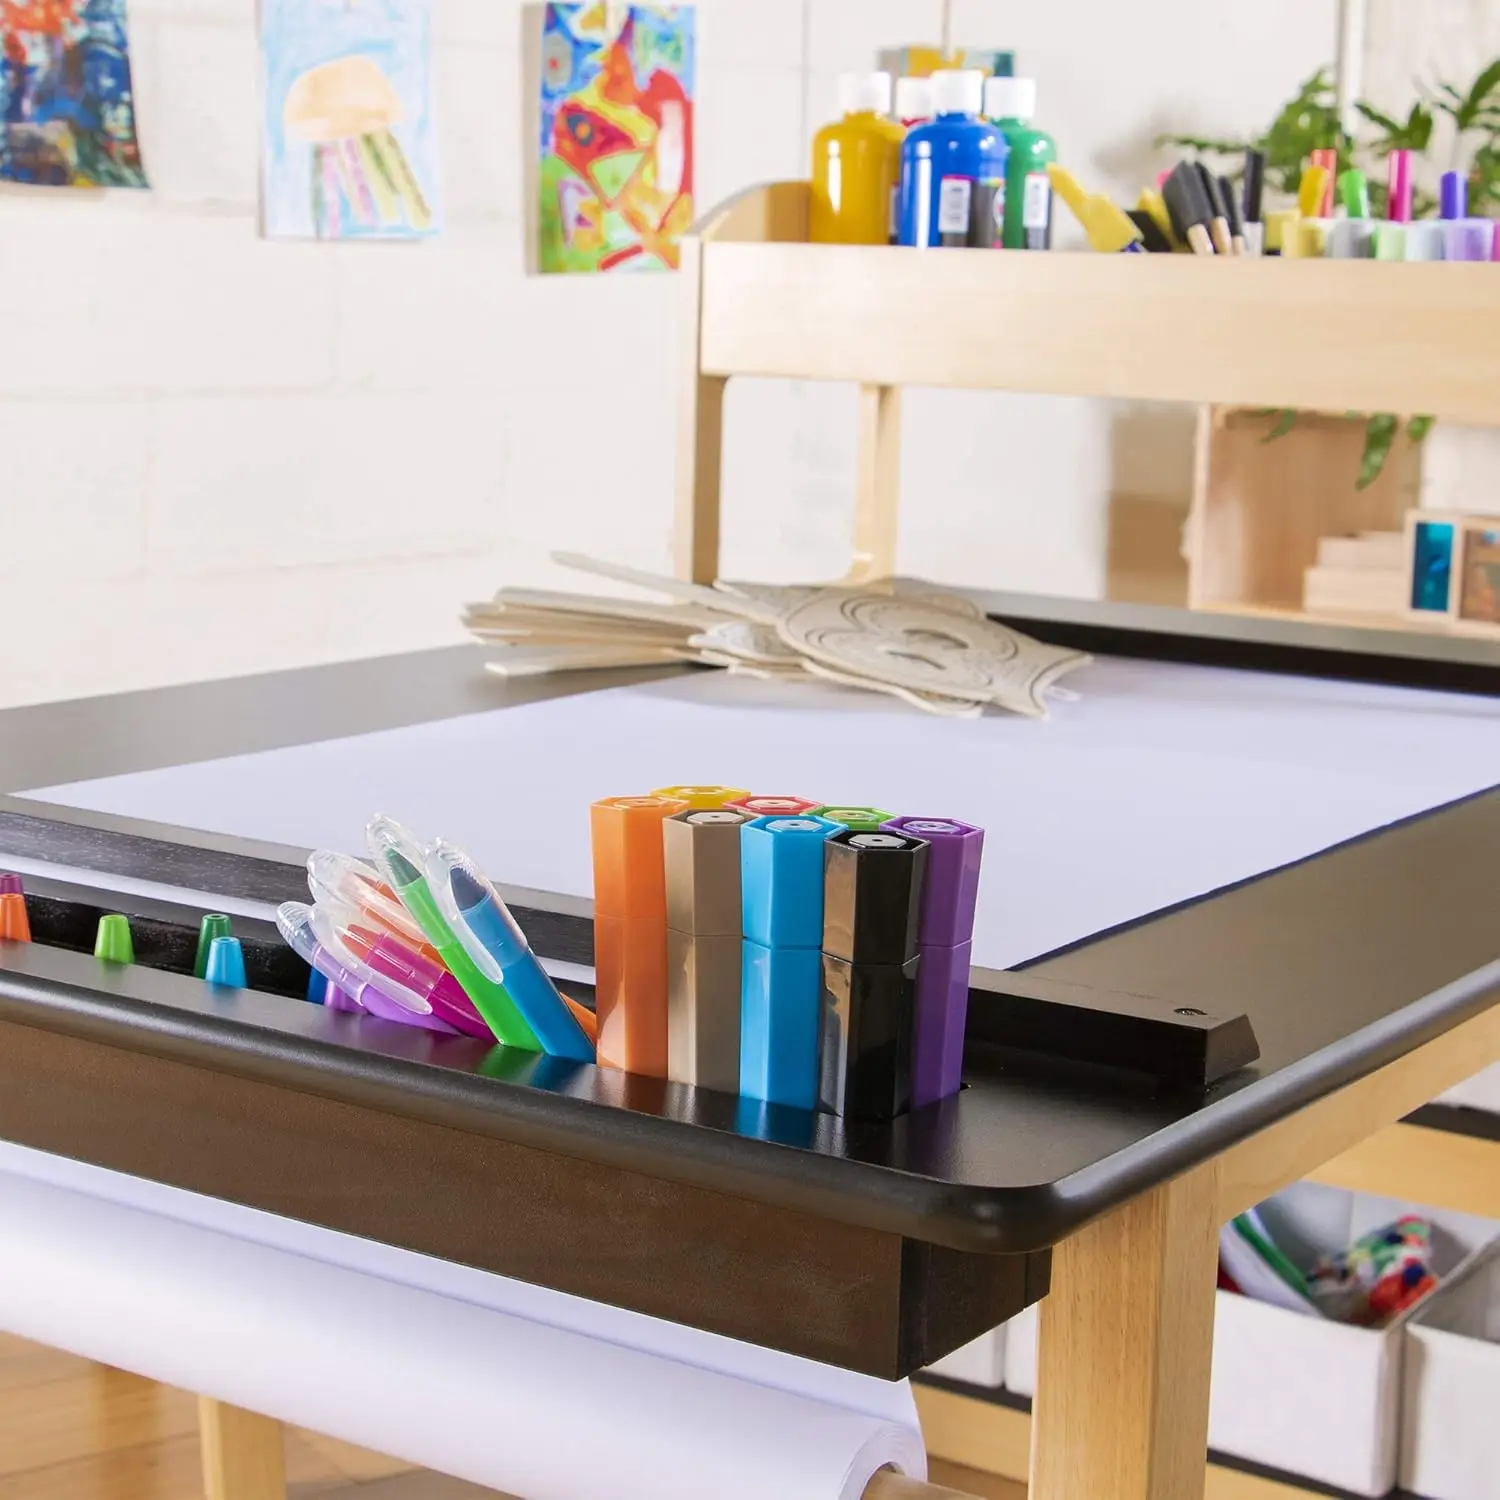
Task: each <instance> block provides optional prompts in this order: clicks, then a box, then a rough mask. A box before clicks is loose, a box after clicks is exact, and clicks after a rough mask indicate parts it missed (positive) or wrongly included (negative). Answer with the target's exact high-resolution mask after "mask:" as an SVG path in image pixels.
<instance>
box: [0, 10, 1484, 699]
mask: <svg viewBox="0 0 1500 1500" xmlns="http://www.w3.org/2000/svg"><path fill="white" fill-rule="evenodd" d="M1403 3H1404V0H1403ZM436 7H437V28H436V51H435V83H436V104H437V110H438V117H439V131H440V143H441V150H442V171H443V179H444V192H443V196H444V200H445V204H446V211H447V231H446V233H445V234H444V236H443V237H442V239H441V240H440V241H438V242H437V243H436V244H431V245H422V246H410V245H396V246H370V245H352V246H332V247H331V246H315V245H314V246H308V245H294V244H268V243H266V242H264V241H262V240H260V239H259V238H258V237H257V233H256V222H255V214H256V176H257V170H258V161H257V158H258V146H257V140H258V128H259V126H258V122H259V103H258V99H257V66H258V65H257V49H256V41H255V30H254V21H253V0H133V3H132V23H133V28H134V46H135V62H136V70H137V87H138V94H139V103H140V114H141V128H142V133H143V138H144V145H145V149H146V152H147V159H148V165H149V168H150V171H151V173H152V177H153V181H154V184H155V188H154V191H153V192H152V193H151V194H150V195H144V194H125V193H113V194H106V195H93V194H88V195H84V194H79V195H70V194H55V193H37V192H27V191H22V190H15V189H0V352H3V358H0V454H3V455H4V461H3V463H0V610H3V611H4V613H5V615H6V616H7V617H9V618H11V619H17V618H20V619H25V620H27V621H30V622H34V623H35V625H36V627H37V628H35V629H31V630H27V631H25V632H24V635H23V634H22V633H20V632H16V631H13V630H12V631H6V632H0V703H9V702H18V701H24V700H29V699H39V698H46V697H60V696H68V695H72V694H76V693H91V692H101V691H109V690H113V689H120V688H127V687H134V686H138V685H143V684H147V683H153V682H163V681H171V680H179V679H186V678H191V677H197V676H209V675H217V674H223V673H234V672H247V671H253V670H258V669H261V668H271V667H277V666H282V665H288V664H293V663H300V662H306V661H313V660H319V659H328V658H333V657H338V656H348V655H357V654H363V653H368V652H375V651H384V650H397V649H403V648H416V647H420V646H424V645H429V644H433V643H437V642H444V641H449V640H456V639H458V638H459V632H458V628H457V625H456V616H457V610H458V607H459V605H460V604H461V603H462V602H463V600H465V599H466V598H469V597H474V596H477V595H481V594H483V593H486V592H488V591H490V590H491V589H492V588H493V587H495V586H496V585H497V584H499V583H500V582H502V581H510V580H519V579H548V580H555V578H556V577H557V575H556V574H555V573H553V572H552V570H550V569H549V567H548V566H547V565H546V563H545V562H544V561H543V558H544V554H545V551H546V550H547V549H548V548H551V547H564V546H571V547H578V548H586V549H589V550H593V551H596V552H602V553H608V554H611V555H615V556H618V557H620V558H622V559H624V560H629V561H633V562H637V563H641V564H645V565H648V566H657V567H665V566H666V565H667V561H668V555H669V550H668V549H669V533H670V524H671V504H672V494H671V491H672V446H673V403H674V380H675V368H674V350H675V345H674V339H673V327H674V321H675V309H674V300H673V294H674V287H673V284H672V282H671V279H670V278H667V277H656V278H625V279H620V280H608V279H603V280H599V281H595V282H586V281H581V280H580V281H572V282H569V281H564V280H561V279H557V280H538V279H531V278H528V277H527V276H526V275H525V273H524V265H525V256H524V244H523V239H524V233H523V228H522V226H523V224H524V222H525V215H524V211H523V187H522V184H523V181H524V174H523V168H522V163H523V160H524V155H525V154H526V153H529V152H530V151H531V150H532V149H533V147H532V144H531V140H532V128H531V126H530V123H529V118H528V117H526V115H525V111H524V109H523V103H522V91H521V88H520V82H519V80H520V72H521V45H522V14H521V7H520V4H519V3H518V0H436ZM699 10H700V36H701V55H700V61H701V68H700V126H699V166H700V197H701V199H702V201H703V202H704V203H705V205H706V204H707V203H709V202H711V201H713V200H715V199H717V198H721V197H723V196H726V195H727V194H729V193H731V192H733V191H735V190H737V189H739V188H740V187H743V186H746V185H748V184H750V183H753V182H755V181H758V180H764V179H767V178H776V177H788V176H797V175H802V174H803V173H804V172H805V169H806V168H805V142H806V139H807V134H808V131H809V129H810V128H811V126H812V125H815V124H817V123H820V122H821V121H822V120H823V119H824V118H826V117H827V116H828V115H829V114H830V113H831V112H832V111H833V109H834V107H835V81H836V77H837V74H838V73H839V72H840V71H841V70H842V69H845V68H851V67H867V66H870V65H871V63H872V61H873V57H874V54H875V53H876V52H877V51H878V50H879V49H880V48H882V47H884V46H890V45H895V44H899V43H901V42H908V41H924V40H927V41H930V40H934V39H935V36H936V31H937V25H938V11H939V6H938V4H937V0H701V3H700V6H699ZM1334 10H1335V0H1258V3H1257V4H1256V5H1253V6H1252V5H1248V4H1237V5H1235V6H1233V7H1230V6H1220V5H1214V6H1204V5H1202V4H1200V3H1197V0H1141V3H1140V4H1137V5H1135V6H1127V7H1121V6H1112V5H1105V4H1103V3H1102V0H1095V3H1093V4H1091V5H1090V6H1089V7H1088V13H1087V17H1086V19H1085V18H1081V17H1080V13H1079V8H1078V7H1077V6H1032V7H1018V6H1013V5H1002V4H1000V3H999V0H959V3H958V32H959V40H960V41H962V42H972V43H975V44H991V45H1002V46H1013V47H1015V48H1016V49H1017V51H1018V52H1019V54H1020V57H1021V61H1022V66H1023V68H1024V69H1025V70H1026V71H1028V72H1034V73H1036V75H1037V76H1038V77H1039V78H1040V80H1041V83H1042V109H1043V115H1044V119H1045V122H1046V123H1047V125H1048V126H1049V128H1051V129H1052V130H1053V132H1054V133H1055V134H1056V135H1057V137H1058V139H1059V142H1060V144H1061V145H1062V147H1063V150H1064V152H1065V155H1066V157H1067V159H1068V160H1069V162H1070V163H1071V164H1073V165H1075V166H1076V167H1077V168H1078V169H1079V170H1080V171H1081V172H1082V173H1083V174H1084V175H1085V176H1086V177H1088V178H1090V179H1091V180H1093V181H1095V182H1097V183H1098V184H1099V185H1100V186H1101V187H1107V188H1110V189H1111V190H1114V191H1116V192H1119V193H1122V194H1129V195H1130V196H1132V197H1133V195H1134V193H1135V192H1136V191H1137V189H1138V188H1139V186H1140V184H1141V182H1142V181H1143V180H1144V179H1145V178H1146V177H1147V176H1148V175H1149V174H1150V173H1151V172H1152V171H1153V170H1154V168H1155V167H1156V166H1157V165H1159V163H1160V161H1161V160H1162V158H1160V157H1159V156H1158V154H1157V153H1156V152H1155V151H1154V149H1153V147H1152V145H1151V140H1152V137H1153V136H1154V135H1155V134H1156V133H1157V132H1159V131H1161V130H1165V129H1169V128H1189V127H1192V128H1200V127H1201V128H1204V129H1238V128H1246V127H1249V126H1252V125H1253V124H1255V123H1256V122H1257V121H1259V120H1261V119H1263V118H1264V117H1265V116H1266V115H1267V114H1268V113H1269V111H1270V109H1271V108H1273V107H1274V105H1275V104H1276V103H1277V102H1279V101H1280V100H1281V99H1282V98H1283V97H1285V95H1286V94H1287V93H1288V92H1289V91H1290V89H1291V88H1292V87H1293V86H1294V85H1295V84H1296V82H1297V81H1298V80H1299V79H1300V78H1301V77H1302V76H1304V75H1305V74H1306V73H1307V72H1309V71H1311V69H1312V68H1313V67H1314V66H1316V65H1317V63H1318V62H1319V61H1321V60H1323V59H1324V58H1326V57H1328V56H1330V55H1331V53H1332V48H1333V41H1332V38H1333V26H1334V19H1333V18H1334ZM1482 10H1484V7H1483V6H1481V5H1479V4H1478V3H1477V0H1475V11H1476V14H1477V13H1479V12H1480V11H1482ZM976 316H981V317H982V316H984V310H983V309H976ZM995 336H996V337H997V338H1003V337H1004V336H1005V330H1004V327H1003V325H1001V324H999V323H998V322H997V326H996V329H995ZM1143 422H1145V423H1147V425H1148V427H1150V425H1151V424H1153V423H1159V419H1158V418H1155V417H1153V416H1151V415H1150V414H1145V415H1144V416H1142V415H1141V414H1136V413H1129V412H1115V411H1110V410H1109V409H1107V408H1104V407H1101V406H1099V405H1097V404H1094V403H1086V402H1071V401H1040V400H1034V399H1022V398H1001V397H986V396H973V395H964V394H960V393H937V392H923V391H918V392H913V393H911V395H910V397H909V400H908V406H907V430H906V458H905V476H904V479H905V484H906V489H907V496H908V501H909V503H908V505H907V508H906V512H905V525H904V531H903V538H902V540H903V547H904V565H905V566H907V567H908V568H909V569H911V570H913V571H921V572H924V573H928V574H931V575H933V576H936V577H940V578H949V579H953V580H955V581H971V582H976V583H978V582H983V583H989V584H994V585H997V586H1000V585H1016V586H1023V587H1031V588H1038V589H1065V590H1072V591H1080V592H1092V591H1097V589H1098V588H1099V587H1100V584H1101V579H1102V571H1103V556H1104V543H1103V536H1104V528H1105V522H1106V513H1107V504H1108V499H1109V496H1110V494H1111V492H1112V491H1117V490H1119V489H1120V488H1121V487H1122V486H1123V487H1125V488H1128V489H1129V490H1130V491H1131V492H1132V493H1137V494H1142V493H1144V494H1148V495H1149V494H1160V495H1162V496H1164V497H1168V498H1171V497H1177V496H1180V495H1181V494H1183V493H1184V492H1185V489H1186V484H1187V474H1186V469H1185V465H1184V461H1183V455H1184V451H1185V447H1184V445H1185V442H1186V433H1187V429H1186V428H1185V426H1184V425H1183V424H1181V423H1171V422H1169V423H1168V424H1167V429H1166V430H1167V431H1168V432H1169V434H1170V441H1169V442H1167V443H1165V444H1161V445H1155V446H1151V447H1150V457H1148V458H1146V459H1144V460H1143V459H1142V457H1141V453H1140V451H1139V449H1140V442H1139V438H1138V434H1139V433H1140V431H1141V430H1142V427H1141V424H1142V423H1143ZM853 423H854V407H853V400H852V393H851V392H849V391H847V390H842V389H832V388H820V387H816V386H813V385H807V384H775V383H747V384H745V385H744V386H743V387H741V388H738V389H736V390H734V391H733V392H732V395H731V400H730V432H729V436H728V470H727V485H726V493H727V500H728V507H729V513H728V517H727V528H726V535H727V556H726V568H727V569H728V570H729V571H732V572H738V573H741V574H744V575H750V574H759V575H762V576H768V577H791V576H820V575H821V576H827V575H831V574H835V573H837V572H839V571H841V570H842V568H843V566H844V565H845V563H846V561H847V545H848V532H849V512H850V506H851V490H852V485H853ZM1152 430H1160V429H1159V426H1158V427H1156V428H1152ZM397 600H399V601H400V602H399V605H398V604H396V603H393V602H392V601H397Z"/></svg>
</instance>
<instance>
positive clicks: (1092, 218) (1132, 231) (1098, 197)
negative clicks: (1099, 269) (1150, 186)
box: [1047, 162, 1145, 255]
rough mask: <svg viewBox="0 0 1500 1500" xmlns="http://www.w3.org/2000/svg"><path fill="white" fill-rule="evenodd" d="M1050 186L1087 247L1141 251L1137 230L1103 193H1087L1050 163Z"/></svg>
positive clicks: (1048, 174) (1076, 182)
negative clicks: (1070, 214) (1086, 242)
mask: <svg viewBox="0 0 1500 1500" xmlns="http://www.w3.org/2000/svg"><path fill="white" fill-rule="evenodd" d="M1047 176H1048V178H1049V179H1050V180H1051V183H1052V189H1053V191H1054V192H1055V193H1056V194H1057V196H1058V197H1059V198H1061V199H1062V200H1063V202H1064V203H1066V204H1067V205H1068V207H1069V208H1070V209H1071V210H1072V213H1073V217H1074V218H1075V219H1077V220H1078V222H1079V224H1080V225H1082V227H1083V232H1084V233H1085V234H1086V235H1087V236H1088V241H1089V246H1090V248H1092V249H1094V250H1098V251H1100V252H1101V253H1103V254H1105V255H1113V254H1116V253H1119V252H1121V251H1144V249H1145V246H1144V245H1143V244H1142V243H1141V231H1140V230H1139V229H1137V228H1136V226H1135V225H1134V224H1132V223H1131V222H1130V218H1129V216H1128V215H1127V214H1126V213H1125V211H1124V209H1122V208H1121V207H1120V206H1119V205H1118V204H1116V203H1113V202H1111V200H1110V199H1108V198H1106V197H1105V196H1104V194H1103V193H1088V192H1085V191H1084V188H1083V184H1082V183H1081V182H1079V180H1078V179H1077V178H1076V177H1075V176H1073V174H1072V173H1071V172H1069V171H1066V170H1064V168H1062V167H1060V166H1058V165H1057V163H1056V162H1052V163H1051V164H1050V165H1049V166H1048V167H1047Z"/></svg>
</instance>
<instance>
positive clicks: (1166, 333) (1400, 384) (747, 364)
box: [677, 182, 1500, 582]
mask: <svg viewBox="0 0 1500 1500" xmlns="http://www.w3.org/2000/svg"><path fill="white" fill-rule="evenodd" d="M809 192H810V190H809V187H808V184H807V183H805V182H788V183H776V184H772V185H770V186H767V187H761V188H755V189H752V190H751V191H750V192H748V193H746V194H743V195H742V196H740V197H739V198H736V199H733V200H732V201H731V202H729V203H728V204H726V205H724V206H723V207H722V208H720V209H719V210H717V211H716V212H714V213H711V214H710V215H709V216H708V217H707V218H706V219H705V220H703V221H702V223H701V224H700V225H699V227H698V230H697V232H696V234H695V235H694V236H691V237H689V238H688V239H687V240H686V241H685V242H684V249H683V273H684V274H683V276H682V288H683V296H684V297H685V299H686V317H685V318H684V321H683V327H684V345H683V354H684V365H685V368H684V377H685V379H684V382H683V393H682V408H681V413H680V434H681V447H680V452H679V491H678V494H679V499H678V527H677V559H678V569H679V572H680V573H681V574H682V575H683V576H685V577H691V578H693V579H696V580H697V581H699V582H711V581H712V580H713V579H714V578H715V577H716V576H717V573H718V554H719V467H720V461H721V456H722V421H723V390H724V386H725V383H726V382H727V381H728V380H730V379H733V378H735V377H737V376H744V375H751V376H779V377H785V378H791V379H801V380H837V381H850V382H854V383H855V384H857V385H859V386H860V387H861V388H862V391H863V399H862V401H861V407H860V444H859V455H860V457H859V482H858V497H857V505H856V536H855V546H854V554H855V568H854V575H853V576H859V577H867V576H889V575H892V574H894V572H895V537H896V509H897V504H898V497H897V472H898V469H899V454H900V446H899V423H900V407H899V399H898V398H899V392H900V388H901V387H902V386H907V385H928V386H947V387H959V388H964V389H973V390H1003V391H1018V392H1036V393H1046V394H1053V395H1068V396H1093V397H1113V398H1119V399H1126V400H1146V401H1179V402H1191V403H1194V404H1196V405H1202V404H1213V405H1221V406H1241V407H1297V408H1299V409H1301V410H1306V411H1326V412H1339V413H1342V412H1345V411H1349V410H1359V411H1394V412H1403V413H1415V412H1421V413H1426V414H1430V415H1432V416H1434V417H1437V418H1439V419H1440V420H1449V421H1456V422H1467V423H1473V424H1478V425H1487V424H1488V425H1500V276H1497V275H1496V274H1495V269H1494V267H1492V266H1488V265H1449V264H1427V265H1405V264H1401V265H1395V264H1386V263H1383V262H1375V261H1320V260H1282V259H1274V260H1272V259H1266V260H1250V259H1239V260H1218V259H1212V260H1210V259H1200V258H1196V257H1192V256H1179V255H1173V256H1167V255H1095V254H1087V253H1083V254H1047V255H1034V254H1033V255H1027V254H1021V253H1019V252H1006V251H993V250H945V251H940V252H929V251H921V250H904V249H897V248H892V247H886V246H848V245H812V244H808V243H807V239H808V222H809Z"/></svg>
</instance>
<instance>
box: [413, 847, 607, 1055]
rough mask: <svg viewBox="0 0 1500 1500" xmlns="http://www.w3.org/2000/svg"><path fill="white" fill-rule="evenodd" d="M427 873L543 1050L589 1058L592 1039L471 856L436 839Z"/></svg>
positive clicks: (447, 916)
mask: <svg viewBox="0 0 1500 1500" xmlns="http://www.w3.org/2000/svg"><path fill="white" fill-rule="evenodd" d="M426 873H427V884H428V887H429V889H430V890H431V891H432V893H433V895H434V896H435V897H436V898H437V903H438V907H439V909H440V910H441V911H442V914H443V920H444V921H445V922H447V924H448V926H449V927H450V928H452V930H453V932H454V934H455V936H456V937H457V938H458V940H459V942H460V943H462V944H463V946H464V949H465V951H466V952H467V953H468V955H469V957H470V958H471V959H473V961H474V963H475V965H476V966H477V967H478V969H479V971H480V972H481V973H482V974H484V975H485V977H486V978H488V979H489V980H491V981H492V982H493V983H495V984H502V985H504V987H505V990H506V993H507V994H509V996H510V997H511V999H512V1000H514V1001H515V1003H516V1008H517V1009H518V1010H519V1011H520V1012H521V1014H522V1016H523V1017H524V1018H525V1020H526V1024H527V1025H528V1026H530V1027H531V1029H532V1031H533V1032H535V1033H536V1038H537V1040H538V1041H539V1042H540V1043H541V1044H542V1048H543V1050H544V1051H546V1052H547V1053H549V1054H550V1055H551V1056H553V1057H566V1058H570V1059H572V1060H573V1061H574V1062H588V1063H591V1062H593V1061H594V1045H593V1043H592V1042H591V1041H590V1040H589V1038H588V1037H587V1036H585V1035H584V1032H583V1028H582V1027H581V1026H580V1025H579V1024H578V1022H577V1021H576V1020H574V1019H573V1013H572V1011H570V1010H569V1009H568V1007H567V1004H566V1002H565V1001H564V1000H563V997H562V995H561V994H560V993H559V992H558V989H557V986H556V985H555V984H553V983H552V980H551V978H550V977H549V976H548V974H547V971H546V970H545V969H543V968H542V966H541V964H540V963H538V962H537V958H536V955H535V954H534V953H533V952H532V951H531V944H530V943H528V942H527V941H526V934H525V933H524V932H522V931H521V928H520V925H519V924H518V923H517V922H516V919H515V918H514V917H513V916H512V915H511V913H510V908H509V907H508V906H506V904H505V902H504V901H502V900H501V899H500V894H499V892H498V891H496V889H495V887H494V886H493V885H491V884H490V882H489V881H488V880H487V879H486V878H485V877H484V875H482V874H481V873H480V870H479V867H478V866H477V865H476V864H475V863H474V861H473V860H471V859H470V858H469V857H468V856H467V855H466V854H464V853H463V851H462V850H460V849H455V848H454V847H453V845H452V844H448V843H445V842H444V841H443V840H442V839H439V840H438V841H437V843H436V844H434V845H433V847H432V849H431V850H430V851H429V853H428V856H427V869H426Z"/></svg>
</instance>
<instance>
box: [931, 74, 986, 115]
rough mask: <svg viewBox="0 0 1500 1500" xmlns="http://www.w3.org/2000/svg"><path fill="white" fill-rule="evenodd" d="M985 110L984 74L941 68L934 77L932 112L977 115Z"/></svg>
mask: <svg viewBox="0 0 1500 1500" xmlns="http://www.w3.org/2000/svg"><path fill="white" fill-rule="evenodd" d="M983 108H984V74H983V73H980V72H978V71H977V70H973V71H971V70H970V69H968V68H965V69H964V70H963V71H962V72H960V71H959V70H958V69H957V68H940V69H939V70H938V71H937V72H936V73H934V74H933V75H932V111H933V113H934V114H937V115H977V114H978V113H979V111H980V110H982V109H983Z"/></svg>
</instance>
